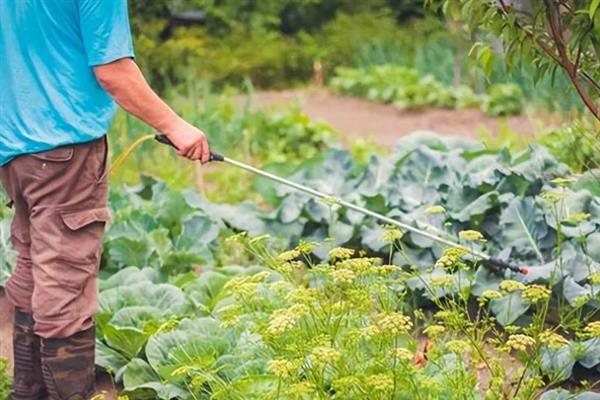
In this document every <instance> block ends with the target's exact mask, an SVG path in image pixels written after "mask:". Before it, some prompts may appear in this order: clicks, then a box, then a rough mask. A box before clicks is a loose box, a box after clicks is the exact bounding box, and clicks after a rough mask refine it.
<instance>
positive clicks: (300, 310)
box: [287, 304, 310, 318]
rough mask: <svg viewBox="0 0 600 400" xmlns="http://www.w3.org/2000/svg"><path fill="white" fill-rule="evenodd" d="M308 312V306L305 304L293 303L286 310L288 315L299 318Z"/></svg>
mask: <svg viewBox="0 0 600 400" xmlns="http://www.w3.org/2000/svg"><path fill="white" fill-rule="evenodd" d="M308 313H310V308H308V306H307V305H305V304H294V305H292V306H291V307H290V308H289V309H288V310H287V314H288V315H290V316H292V317H296V318H301V317H303V316H305V315H307V314H308Z"/></svg>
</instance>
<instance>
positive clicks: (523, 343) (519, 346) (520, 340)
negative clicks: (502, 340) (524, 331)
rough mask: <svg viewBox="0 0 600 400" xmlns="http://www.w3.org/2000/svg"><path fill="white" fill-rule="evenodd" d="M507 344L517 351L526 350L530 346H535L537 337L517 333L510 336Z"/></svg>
mask: <svg viewBox="0 0 600 400" xmlns="http://www.w3.org/2000/svg"><path fill="white" fill-rule="evenodd" d="M506 345H507V346H508V347H510V348H511V349H514V350H517V351H526V350H527V349H528V348H530V347H534V346H535V339H534V338H532V337H531V336H527V335H521V334H518V333H517V334H515V335H510V336H509V337H508V340H507V341H506Z"/></svg>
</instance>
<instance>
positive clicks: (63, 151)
mask: <svg viewBox="0 0 600 400" xmlns="http://www.w3.org/2000/svg"><path fill="white" fill-rule="evenodd" d="M74 154H75V149H74V148H73V147H72V146H71V147H59V148H57V149H53V150H49V151H44V152H42V153H33V154H29V155H28V156H26V157H28V158H27V159H28V160H30V161H32V162H28V163H27V164H28V165H27V168H28V169H31V171H30V173H31V174H32V175H33V176H35V177H36V178H38V179H44V180H46V179H51V178H52V177H54V176H57V175H61V174H62V173H63V172H64V171H65V170H66V169H67V168H68V167H69V165H70V164H71V163H70V161H71V160H72V159H73V155H74Z"/></svg>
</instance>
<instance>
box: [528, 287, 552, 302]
mask: <svg viewBox="0 0 600 400" xmlns="http://www.w3.org/2000/svg"><path fill="white" fill-rule="evenodd" d="M551 293H552V292H551V291H550V289H548V288H547V287H545V286H542V285H529V286H526V287H525V289H524V290H523V293H522V294H521V295H522V296H523V298H524V299H525V300H529V301H530V302H532V303H537V302H539V301H546V300H548V299H549V298H550V294H551Z"/></svg>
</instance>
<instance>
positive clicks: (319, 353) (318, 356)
mask: <svg viewBox="0 0 600 400" xmlns="http://www.w3.org/2000/svg"><path fill="white" fill-rule="evenodd" d="M311 355H312V357H313V360H314V361H315V362H316V363H318V364H322V365H324V364H335V363H336V362H338V360H339V359H340V357H341V356H342V354H341V353H340V352H339V351H338V350H336V349H334V348H332V347H329V346H317V347H315V348H314V349H313V351H312V352H311Z"/></svg>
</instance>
